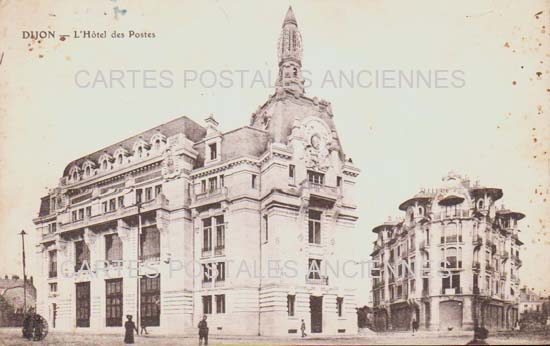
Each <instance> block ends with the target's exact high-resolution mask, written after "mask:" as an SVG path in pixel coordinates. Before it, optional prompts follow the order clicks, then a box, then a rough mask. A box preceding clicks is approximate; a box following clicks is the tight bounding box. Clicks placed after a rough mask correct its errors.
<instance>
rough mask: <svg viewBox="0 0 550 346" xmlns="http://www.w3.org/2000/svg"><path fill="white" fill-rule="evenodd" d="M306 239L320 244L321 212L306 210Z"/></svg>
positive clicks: (311, 242)
mask: <svg viewBox="0 0 550 346" xmlns="http://www.w3.org/2000/svg"><path fill="white" fill-rule="evenodd" d="M308 218H309V220H308V240H309V243H310V244H321V212H320V211H316V210H309V212H308Z"/></svg>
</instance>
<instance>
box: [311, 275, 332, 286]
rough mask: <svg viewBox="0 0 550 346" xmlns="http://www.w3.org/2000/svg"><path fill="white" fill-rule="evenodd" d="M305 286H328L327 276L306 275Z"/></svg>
mask: <svg viewBox="0 0 550 346" xmlns="http://www.w3.org/2000/svg"><path fill="white" fill-rule="evenodd" d="M306 284H311V285H328V276H320V277H317V278H316V277H313V276H311V277H310V275H306Z"/></svg>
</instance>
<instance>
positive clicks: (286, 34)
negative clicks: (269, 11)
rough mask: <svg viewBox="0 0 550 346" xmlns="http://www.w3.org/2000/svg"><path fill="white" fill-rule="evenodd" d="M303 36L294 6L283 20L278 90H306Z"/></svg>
mask: <svg viewBox="0 0 550 346" xmlns="http://www.w3.org/2000/svg"><path fill="white" fill-rule="evenodd" d="M302 53H303V49H302V36H301V35H300V31H299V30H298V22H297V21H296V17H295V16H294V11H292V6H291V7H289V8H288V11H287V13H286V16H285V20H284V21H283V27H282V30H281V36H280V38H279V47H278V50H277V55H278V57H279V78H278V79H277V84H276V86H277V90H279V89H284V90H292V91H295V92H299V93H303V92H304V79H303V78H302Z"/></svg>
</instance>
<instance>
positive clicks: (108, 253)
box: [105, 234, 122, 263]
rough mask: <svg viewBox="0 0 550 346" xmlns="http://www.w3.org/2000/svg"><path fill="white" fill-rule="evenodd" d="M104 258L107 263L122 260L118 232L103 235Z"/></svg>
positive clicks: (120, 241)
mask: <svg viewBox="0 0 550 346" xmlns="http://www.w3.org/2000/svg"><path fill="white" fill-rule="evenodd" d="M105 260H107V261H108V262H109V263H112V262H113V261H121V260H122V240H120V237H119V236H118V234H108V235H106V236H105Z"/></svg>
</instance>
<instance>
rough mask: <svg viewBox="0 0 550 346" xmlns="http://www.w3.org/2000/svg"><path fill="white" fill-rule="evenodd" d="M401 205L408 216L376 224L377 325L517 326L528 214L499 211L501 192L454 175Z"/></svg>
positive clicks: (390, 327)
mask: <svg viewBox="0 0 550 346" xmlns="http://www.w3.org/2000/svg"><path fill="white" fill-rule="evenodd" d="M443 182H444V183H443V186H441V187H438V188H433V189H423V190H421V191H420V192H419V193H418V194H416V195H415V196H413V197H412V198H410V199H408V200H406V201H405V202H403V203H401V205H400V206H399V209H400V210H402V211H404V212H405V218H404V219H398V220H394V221H391V220H390V221H388V222H386V223H384V224H382V225H380V226H377V227H375V228H374V229H373V232H374V233H376V234H377V235H378V239H377V240H376V241H375V242H374V251H373V252H372V254H371V256H372V258H373V260H375V263H377V264H378V268H377V270H375V273H374V274H375V275H376V276H378V278H374V279H373V286H372V297H373V306H374V310H375V313H374V322H375V326H376V329H378V330H409V329H411V324H412V321H413V319H416V321H418V322H419V327H420V329H421V330H422V329H426V330H439V331H452V330H455V331H456V330H470V329H473V328H474V327H475V326H484V327H486V328H488V329H489V330H504V329H511V328H513V327H514V326H515V323H516V321H517V320H518V302H519V296H520V287H519V285H520V280H519V276H518V269H519V268H520V267H521V264H522V262H521V260H520V257H519V253H520V249H521V246H522V245H523V243H522V242H521V241H520V240H519V237H518V235H519V232H520V229H519V228H518V221H519V220H521V219H522V218H523V217H524V215H523V214H522V213H519V212H515V211H511V210H508V209H505V208H504V207H503V206H501V207H500V208H497V206H496V202H497V201H498V200H499V199H500V198H501V197H502V195H503V193H502V190H501V189H498V188H490V187H484V186H481V185H479V184H478V183H476V184H471V183H470V181H469V180H468V179H467V178H464V177H461V176H458V175H456V174H453V173H450V174H449V176H447V177H445V178H444V179H443Z"/></svg>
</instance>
